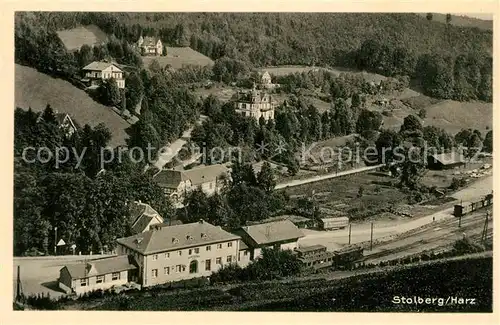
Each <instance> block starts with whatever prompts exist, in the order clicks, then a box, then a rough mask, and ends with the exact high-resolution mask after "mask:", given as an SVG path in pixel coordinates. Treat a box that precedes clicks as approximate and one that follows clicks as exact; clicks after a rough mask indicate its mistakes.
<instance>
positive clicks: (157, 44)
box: [137, 36, 163, 56]
mask: <svg viewBox="0 0 500 325" xmlns="http://www.w3.org/2000/svg"><path fill="white" fill-rule="evenodd" d="M137 47H138V48H139V49H140V50H141V54H142V55H157V56H158V55H163V43H162V42H161V40H160V38H158V37H149V36H146V37H142V36H140V37H139V39H138V40H137Z"/></svg>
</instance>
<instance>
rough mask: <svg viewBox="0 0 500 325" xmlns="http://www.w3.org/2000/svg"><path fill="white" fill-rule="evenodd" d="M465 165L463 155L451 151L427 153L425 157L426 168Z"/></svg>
mask: <svg viewBox="0 0 500 325" xmlns="http://www.w3.org/2000/svg"><path fill="white" fill-rule="evenodd" d="M462 166H465V159H464V157H463V155H461V154H459V153H456V152H451V153H442V154H434V155H429V156H428V157H427V168H429V169H434V170H443V169H452V168H458V167H462Z"/></svg>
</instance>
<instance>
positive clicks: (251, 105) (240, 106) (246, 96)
mask: <svg viewBox="0 0 500 325" xmlns="http://www.w3.org/2000/svg"><path fill="white" fill-rule="evenodd" d="M233 101H234V103H235V110H236V112H238V113H240V114H242V115H243V116H249V117H253V118H255V119H256V120H259V119H260V118H261V117H263V118H264V119H265V120H266V121H268V120H274V110H275V108H276V106H277V104H276V101H275V100H274V98H273V97H272V96H271V95H270V94H269V93H267V92H265V91H259V90H257V89H255V87H254V89H252V90H251V91H248V92H238V93H237V94H235V96H234V97H233Z"/></svg>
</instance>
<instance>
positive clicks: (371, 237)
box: [370, 221, 373, 250]
mask: <svg viewBox="0 0 500 325" xmlns="http://www.w3.org/2000/svg"><path fill="white" fill-rule="evenodd" d="M372 249H373V221H372V224H371V231H370V250H372Z"/></svg>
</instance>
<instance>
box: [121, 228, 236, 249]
mask: <svg viewBox="0 0 500 325" xmlns="http://www.w3.org/2000/svg"><path fill="white" fill-rule="evenodd" d="M239 238H240V237H239V236H236V235H233V234H231V233H228V232H227V231H224V230H223V229H222V228H221V227H217V226H214V225H211V224H209V223H208V222H206V221H203V220H200V221H199V222H194V223H188V224H184V225H177V226H168V227H167V226H159V227H157V229H153V230H149V231H146V232H143V233H140V234H137V235H134V236H130V237H126V238H120V239H118V240H117V242H118V243H119V244H122V245H123V246H126V247H128V248H130V249H132V250H135V251H137V252H139V253H141V254H144V255H148V254H153V253H159V252H164V251H169V250H177V249H181V248H186V247H194V246H200V245H207V244H211V243H217V242H222V241H229V240H234V239H239Z"/></svg>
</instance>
